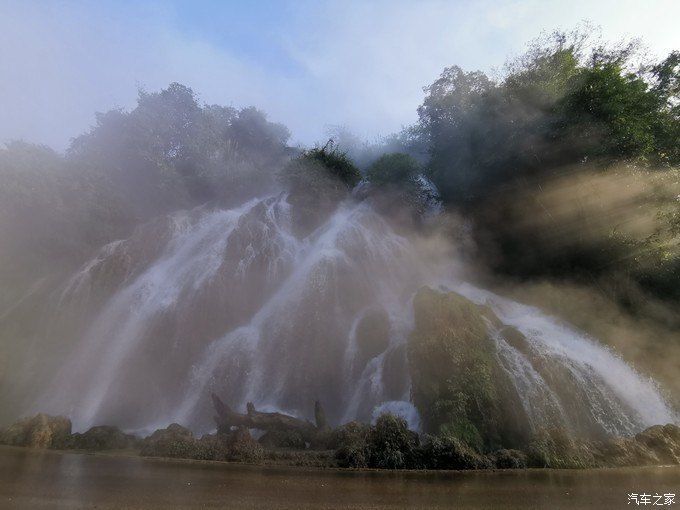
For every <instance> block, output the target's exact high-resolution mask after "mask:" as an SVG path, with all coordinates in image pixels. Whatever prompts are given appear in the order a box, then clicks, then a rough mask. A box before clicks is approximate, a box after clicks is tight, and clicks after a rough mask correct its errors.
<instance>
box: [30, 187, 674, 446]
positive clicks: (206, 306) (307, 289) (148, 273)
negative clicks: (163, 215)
mask: <svg viewBox="0 0 680 510" xmlns="http://www.w3.org/2000/svg"><path fill="white" fill-rule="evenodd" d="M421 241H422V240H420V239H418V238H417V237H416V236H415V235H411V234H408V233H403V232H397V231H395V229H394V228H392V226H391V225H390V223H389V222H388V221H387V220H386V219H385V218H384V217H382V216H381V215H380V214H378V213H377V212H376V211H375V210H374V209H373V208H372V207H371V205H370V204H369V203H368V202H367V201H363V202H362V201H355V200H348V201H346V202H343V203H342V204H340V205H339V206H338V208H337V209H336V210H335V211H334V212H333V213H332V214H331V215H330V216H329V217H328V218H325V219H322V221H321V226H319V227H318V228H316V230H314V231H313V232H312V233H311V234H309V235H307V236H305V237H299V236H296V235H295V229H294V225H293V219H292V214H291V206H290V204H289V203H288V201H287V197H286V196H285V195H277V196H270V197H266V198H264V199H261V200H252V201H250V202H248V203H246V204H243V205H242V206H240V207H237V208H234V209H230V210H223V209H219V208H208V207H202V208H198V209H196V210H194V211H189V212H183V213H177V214H175V215H172V216H170V217H169V219H168V220H167V221H164V222H156V223H154V224H153V225H147V226H142V227H140V229H139V230H138V232H136V233H135V234H134V235H133V236H132V237H131V238H130V239H126V240H122V241H118V242H116V243H113V244H111V245H108V246H106V247H104V248H103V249H102V251H101V252H100V253H99V254H98V255H97V256H96V257H95V258H94V259H93V260H92V261H90V262H88V263H87V264H86V265H84V266H83V268H82V270H81V271H80V272H78V274H77V275H75V276H74V277H73V278H71V280H70V281H69V282H68V283H67V284H66V285H65V286H64V290H63V292H62V294H61V298H60V305H59V306H68V304H69V303H78V302H82V300H83V299H85V300H87V299H88V297H87V296H89V295H90V293H94V292H95V291H97V292H99V294H102V295H104V296H105V298H104V299H103V302H102V305H101V307H99V309H98V310H97V312H96V315H95V316H94V317H93V318H92V320H91V324H90V326H89V327H87V328H86V329H85V331H84V333H83V334H82V337H81V338H80V339H79V340H78V342H76V343H75V344H74V348H73V350H72V351H71V352H69V353H68V354H67V356H65V358H66V359H67V361H65V362H64V363H63V364H62V367H61V369H60V370H59V373H57V374H56V375H55V377H54V379H53V380H52V382H51V384H49V386H48V387H47V388H46V389H45V391H44V392H43V394H42V396H41V397H40V398H39V399H38V400H37V401H36V402H34V403H33V404H32V407H33V409H35V410H41V411H47V412H52V413H58V414H64V413H67V414H69V415H70V416H71V418H72V420H73V422H74V427H75V428H76V429H85V428H87V427H89V426H92V425H97V424H101V423H114V424H117V425H120V426H122V427H125V428H127V429H130V430H142V429H144V430H148V429H152V428H155V427H158V426H166V425H167V424H168V423H170V422H173V421H176V422H179V423H182V424H184V425H188V426H191V427H192V428H193V429H194V430H196V431H200V432H203V431H208V430H210V429H211V428H212V427H213V424H212V420H211V416H212V410H211V408H210V402H209V398H208V396H209V393H210V392H211V391H215V392H217V393H218V394H220V395H221V396H222V397H223V398H224V399H225V400H226V401H228V402H229V403H230V405H232V406H234V407H236V408H242V407H243V406H244V405H245V403H246V402H247V401H251V402H253V403H254V404H255V405H256V406H257V407H258V408H261V409H265V410H279V411H283V412H288V413H292V414H296V415H299V416H304V417H309V416H311V415H312V412H313V402H314V401H315V400H320V401H321V402H322V403H323V404H324V407H325V408H326V411H327V414H328V417H329V420H330V421H331V422H332V423H340V422H344V421H347V420H351V419H360V420H364V421H370V420H371V419H372V418H375V416H376V413H377V412H380V411H381V410H394V411H396V412H399V413H401V414H404V415H406V416H407V417H408V418H409V421H410V423H411V424H412V425H414V426H417V424H418V423H419V419H418V416H417V412H416V411H415V409H414V408H413V406H412V405H411V404H410V403H409V402H408V401H409V391H410V381H409V375H408V361H407V350H406V343H407V341H408V336H409V333H410V332H411V331H412V329H413V310H412V299H413V296H414V294H415V293H416V292H417V290H418V289H419V288H420V287H422V286H423V285H429V286H432V287H436V288H444V289H448V290H453V291H455V292H458V293H460V294H462V295H464V296H466V297H467V298H468V299H470V300H472V301H474V302H477V303H480V304H481V303H483V304H486V305H487V306H490V307H491V308H492V309H493V311H494V312H495V313H496V315H497V316H498V318H499V319H500V320H501V321H502V323H503V324H504V325H507V326H512V327H514V328H516V329H517V330H518V331H520V332H521V333H522V334H523V336H524V338H525V339H526V342H525V345H522V346H520V345H512V344H511V343H509V342H508V341H507V339H506V337H504V336H503V335H502V334H500V332H494V338H495V341H496V345H497V352H498V362H499V363H500V365H501V366H502V367H503V369H504V370H506V371H507V372H508V373H509V374H510V375H511V378H512V381H513V384H514V385H515V388H516V390H517V393H518V394H519V395H520V396H521V398H522V405H523V406H524V408H525V411H526V414H527V416H528V418H529V421H530V423H529V426H530V427H539V426H543V425H546V424H551V423H552V424H559V423H564V424H570V423H574V422H575V423H580V422H583V421H584V420H585V421H588V423H591V422H592V423H595V424H596V425H597V426H599V427H601V428H602V430H604V431H606V432H608V433H631V432H635V431H637V430H640V429H641V428H643V427H644V426H646V425H651V424H655V423H666V422H673V421H676V419H677V418H676V416H675V415H674V414H673V411H672V410H671V409H670V408H669V406H668V405H667V404H666V402H665V401H664V399H663V398H662V396H661V395H660V393H659V390H658V389H657V388H656V386H655V385H654V383H653V382H652V381H650V380H648V379H646V378H645V377H643V376H641V375H640V374H638V373H636V372H635V371H634V370H633V369H632V368H631V367H630V366H628V365H627V364H626V363H625V362H624V361H623V360H622V359H621V358H619V357H618V356H617V355H616V354H615V353H613V352H611V351H610V350H609V349H607V348H605V347H603V346H602V345H600V344H599V343H598V342H597V341H596V340H594V339H591V338H588V337H587V336H586V335H584V334H582V333H580V332H578V331H576V330H574V329H573V328H570V327H569V326H568V325H566V324H563V323H561V322H559V321H557V320H556V319H552V318H550V317H548V316H546V315H545V314H544V313H542V312H541V311H540V310H538V309H536V308H532V307H528V306H524V305H521V304H519V303H516V302H513V301H511V300H508V299H504V298H501V297H499V296H496V295H494V294H493V293H491V292H488V291H485V290H482V289H478V288H476V287H474V286H472V285H471V284H468V283H464V280H463V278H464V275H461V274H460V271H459V270H458V267H457V266H456V265H454V264H453V263H452V261H451V260H450V258H447V257H446V256H444V255H443V254H442V253H439V252H437V250H430V251H428V250H426V249H424V248H423V246H421V244H423V243H421ZM425 244H426V243H425ZM112 274H113V275H123V276H120V277H118V278H117V279H116V278H113V280H114V281H102V275H112ZM366 331H368V332H369V333H366ZM496 333H498V334H496ZM537 360H543V361H542V363H541V364H540V366H542V367H543V369H542V370H539V369H537V368H536V367H537V366H539V365H537ZM574 399H576V400H578V402H579V404H580V405H581V406H582V407H583V408H584V409H585V411H583V412H582V411H579V412H578V413H576V412H575V411H574V409H573V407H574V406H573V405H572V404H573V401H574Z"/></svg>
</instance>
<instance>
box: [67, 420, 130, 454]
mask: <svg viewBox="0 0 680 510" xmlns="http://www.w3.org/2000/svg"><path fill="white" fill-rule="evenodd" d="M137 444H138V439H137V437H135V436H133V435H131V434H125V433H124V432H123V431H122V430H120V429H119V428H118V427H111V426H108V425H99V426H96V427H92V428H91V429H89V430H87V431H86V432H83V433H76V434H73V435H72V436H71V438H70V440H69V442H68V447H69V448H75V449H77V450H93V451H98V450H120V449H124V448H133V447H135V446H136V445H137Z"/></svg>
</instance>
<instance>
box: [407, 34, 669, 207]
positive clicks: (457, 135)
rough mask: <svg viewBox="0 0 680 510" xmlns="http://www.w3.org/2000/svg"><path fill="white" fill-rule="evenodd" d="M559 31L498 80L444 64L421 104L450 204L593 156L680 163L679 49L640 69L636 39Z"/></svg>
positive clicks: (435, 174) (433, 171)
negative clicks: (590, 40) (593, 43)
mask: <svg viewBox="0 0 680 510" xmlns="http://www.w3.org/2000/svg"><path fill="white" fill-rule="evenodd" d="M586 44H587V40H586V38H585V36H583V35H582V34H578V33H577V34H572V35H571V36H567V35H565V34H562V33H556V34H553V36H552V38H551V39H549V40H547V41H540V42H537V43H535V44H534V45H533V46H532V47H531V49H530V50H529V51H528V52H527V53H526V54H525V55H523V56H522V57H520V58H519V59H517V60H516V61H514V62H513V63H511V64H510V65H509V66H508V70H507V74H506V75H505V76H504V77H503V79H501V80H499V81H493V80H491V79H489V78H488V77H487V76H486V75H485V74H484V73H481V72H479V71H477V72H464V71H463V70H461V69H460V68H458V67H455V66H454V67H450V68H447V69H445V70H444V72H443V73H442V75H441V76H440V78H439V79H437V80H436V81H435V82H434V83H433V84H432V85H430V86H429V87H427V88H426V93H427V95H426V97H425V99H424V101H423V104H422V105H421V106H420V107H419V109H418V114H419V117H420V121H419V132H420V137H421V138H422V139H424V140H425V141H426V143H427V144H428V145H429V153H430V162H429V164H428V167H427V171H428V173H429V175H430V176H431V178H432V179H433V181H434V182H435V184H436V185H437V186H438V188H439V190H440V192H441V194H442V197H443V198H444V199H445V201H446V202H448V203H450V204H451V203H453V204H456V205H473V204H476V203H478V202H480V201H481V200H484V199H485V198H486V197H489V196H493V194H494V193H495V192H496V190H497V189H498V188H500V187H501V186H505V185H507V184H508V183H510V182H518V181H520V180H522V179H524V178H527V177H535V176H537V175H544V174H546V173H550V172H551V171H552V170H553V169H556V168H559V167H561V166H564V165H567V164H573V163H579V162H582V161H584V160H592V159H597V160H606V161H611V160H620V159H626V160H644V161H648V162H651V163H665V164H678V163H680V153H679V152H678V144H677V140H678V134H679V133H680V131H679V130H680V116H679V115H678V112H679V110H678V101H677V95H678V92H677V90H678V85H677V84H678V73H679V66H678V60H679V59H680V57H678V54H677V53H672V54H671V55H670V56H669V57H668V58H667V59H666V60H665V61H663V62H661V63H659V64H657V65H655V66H649V65H648V66H647V69H649V70H650V72H648V73H647V74H644V73H642V72H635V73H634V72H631V71H630V69H631V67H632V66H633V64H632V58H633V56H634V47H633V46H632V45H629V46H625V47H623V48H618V49H613V50H612V49H607V48H603V47H602V46H598V47H595V48H594V49H592V50H591V51H590V53H588V52H586V51H585V50H584V48H585V46H586Z"/></svg>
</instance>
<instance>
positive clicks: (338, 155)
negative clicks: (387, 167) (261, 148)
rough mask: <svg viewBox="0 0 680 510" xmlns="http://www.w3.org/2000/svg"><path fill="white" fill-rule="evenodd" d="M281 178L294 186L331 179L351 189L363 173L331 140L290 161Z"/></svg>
mask: <svg viewBox="0 0 680 510" xmlns="http://www.w3.org/2000/svg"><path fill="white" fill-rule="evenodd" d="M281 178H282V180H283V181H284V182H285V183H287V184H289V185H290V186H291V187H292V188H297V187H303V188H304V187H307V186H309V185H314V184H316V183H317V182H318V181H324V182H329V181H330V182H335V183H336V184H337V185H342V186H345V187H346V188H349V189H351V188H353V187H354V186H356V185H357V184H358V182H359V181H360V180H361V173H360V172H359V169H358V168H357V167H356V166H355V165H354V163H353V162H352V160H351V159H349V157H348V156H347V154H345V153H344V152H342V151H341V150H340V149H339V148H338V147H337V146H336V145H335V144H334V143H333V141H332V140H331V141H329V142H328V143H327V144H326V145H324V146H323V147H315V148H313V149H309V150H306V151H304V152H303V153H302V154H301V155H300V156H299V157H298V158H296V159H294V160H293V161H291V162H290V163H288V165H286V167H285V168H284V169H283V171H282V172H281Z"/></svg>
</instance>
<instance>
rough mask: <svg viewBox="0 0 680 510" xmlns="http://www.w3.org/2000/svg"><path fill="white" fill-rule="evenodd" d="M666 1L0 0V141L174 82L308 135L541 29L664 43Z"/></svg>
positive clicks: (413, 94)
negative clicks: (588, 24)
mask: <svg viewBox="0 0 680 510" xmlns="http://www.w3.org/2000/svg"><path fill="white" fill-rule="evenodd" d="M679 17H680V2H677V1H674V0H665V1H664V0H659V1H647V2H639V1H637V0H631V1H621V0H619V1H616V0H607V1H600V2H597V3H596V5H594V4H593V2H590V1H587V0H574V1H569V2H558V1H542V0H525V1H481V2H468V1H450V2H439V1H424V2H402V1H389V2H388V1H376V2H370V3H365V2H349V1H338V2H333V1H330V2H305V1H298V2H284V1H281V2H278V1H273V2H266V1H265V2H258V3H257V5H251V4H250V3H248V2H221V1H212V0H203V1H193V2H181V1H174V2H162V3H161V2H129V1H116V2H113V1H106V2H105V1H102V2H80V1H11V0H2V1H0V119H1V120H0V142H5V141H8V140H12V139H18V138H21V139H25V140H27V141H31V142H38V143H44V144H48V145H50V146H52V147H54V148H56V149H59V150H63V149H64V148H65V147H66V146H67V145H68V142H69V140H70V139H71V138H72V137H74V136H76V135H78V134H80V133H82V132H83V131H84V130H86V129H87V127H88V126H90V125H91V124H92V123H93V122H94V112H95V111H107V110H109V109H111V108H113V107H116V106H118V107H123V108H130V107H132V106H133V105H134V104H135V101H136V98H137V89H138V88H139V87H143V88H145V89H147V90H149V91H153V90H158V89H160V88H162V87H165V86H167V85H168V84H169V83H170V82H173V81H177V82H180V83H183V84H185V85H187V86H190V87H192V88H193V89H194V90H195V91H197V92H198V93H199V95H200V99H201V100H202V101H204V102H207V103H219V104H224V105H233V106H236V107H240V106H247V105H251V104H253V105H257V106H258V107H259V108H262V109H263V110H264V111H266V112H268V113H269V115H270V119H271V120H273V121H277V122H282V123H284V124H286V125H287V126H288V127H289V128H290V129H291V131H292V133H293V140H292V141H293V142H301V143H304V144H310V143H313V142H314V141H316V140H319V139H321V138H322V137H323V134H324V129H325V128H326V127H327V125H329V124H335V125H336V124H343V125H346V126H347V127H348V128H349V129H351V130H352V131H354V132H355V133H356V134H358V135H359V136H361V137H366V138H372V137H375V136H377V135H380V134H383V135H384V134H389V133H391V132H394V131H396V130H398V129H399V128H400V127H401V126H402V125H406V124H410V123H412V122H414V121H415V120H416V117H417V115H416V107H417V106H418V105H419V104H420V102H421V100H422V97H423V93H422V87H423V86H424V85H427V84H429V83H432V81H433V80H434V79H435V78H436V77H437V76H438V74H439V73H440V72H441V70H442V68H444V67H445V66H447V65H450V64H451V63H454V62H455V63H457V64H459V65H460V66H461V67H463V68H466V69H481V70H483V71H487V72H489V71H493V69H494V68H499V67H501V66H502V64H503V62H504V61H505V60H506V58H507V57H508V56H509V55H511V54H517V53H518V52H520V51H521V50H522V48H523V46H524V44H525V43H526V41H528V40H529V39H531V38H533V37H535V36H537V35H539V34H540V33H541V31H544V30H553V29H560V28H562V29H570V28H573V26H574V25H575V24H577V23H578V22H579V21H581V20H582V19H588V20H590V21H592V22H593V23H594V24H596V25H600V26H601V27H602V36H603V37H604V38H606V39H608V40H610V41H611V40H617V39H620V38H623V37H631V36H635V37H642V38H643V39H644V42H645V44H646V45H647V48H648V50H649V52H650V53H651V54H653V55H656V56H661V55H665V54H667V53H668V52H669V51H671V50H672V49H674V47H677V46H678V43H679V42H680V36H679V35H678V31H677V19H678V18H679Z"/></svg>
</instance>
